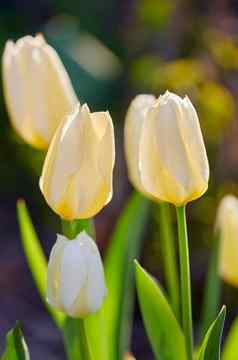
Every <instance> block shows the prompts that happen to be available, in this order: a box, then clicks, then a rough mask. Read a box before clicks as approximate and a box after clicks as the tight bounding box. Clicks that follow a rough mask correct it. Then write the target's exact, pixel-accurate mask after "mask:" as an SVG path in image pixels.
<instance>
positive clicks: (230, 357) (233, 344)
mask: <svg viewBox="0 0 238 360" xmlns="http://www.w3.org/2000/svg"><path fill="white" fill-rule="evenodd" d="M237 356H238V318H236V319H235V321H234V322H233V324H232V327H231V329H230V331H229V333H228V336H227V338H226V341H225V345H224V350H223V353H222V360H237Z"/></svg>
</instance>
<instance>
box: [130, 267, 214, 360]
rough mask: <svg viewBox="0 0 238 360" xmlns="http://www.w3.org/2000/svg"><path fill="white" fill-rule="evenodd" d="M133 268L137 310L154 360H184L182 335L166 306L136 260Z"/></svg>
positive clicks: (158, 288)
mask: <svg viewBox="0 0 238 360" xmlns="http://www.w3.org/2000/svg"><path fill="white" fill-rule="evenodd" d="M135 268H136V287H137V294H138V298H139V304H140V309H141V313H142V317H143V321H144V324H145V328H146V332H147V335H148V337H149V340H150V343H151V346H152V349H153V352H154V354H155V357H156V359H157V360H178V356H179V360H186V349H185V339H184V335H183V333H182V330H181V328H180V326H179V324H178V322H177V320H176V318H175V316H174V313H173V311H172V309H171V308H170V305H169V304H168V302H167V300H166V298H165V296H164V295H163V293H162V291H161V289H160V287H159V286H158V284H157V283H156V281H155V280H154V279H153V278H152V277H151V276H150V275H149V274H148V273H147V272H146V271H145V270H144V269H143V268H142V267H141V266H140V265H139V263H138V262H137V261H135ZM211 359H212V358H211ZM211 359H210V360H211Z"/></svg>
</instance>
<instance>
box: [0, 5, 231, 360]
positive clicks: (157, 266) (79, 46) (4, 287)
mask: <svg viewBox="0 0 238 360" xmlns="http://www.w3.org/2000/svg"><path fill="white" fill-rule="evenodd" d="M37 32H42V33H43V34H44V35H45V37H46V39H47V40H48V42H49V43H50V44H52V45H53V46H54V47H55V48H56V49H57V51H58V52H59V53H60V56H61V58H62V60H63V62H64V64H65V67H66V69H67V70H68V72H69V74H70V77H71V79H72V82H73V84H74V87H75V90H76V92H77V94H78V96H79V98H80V100H81V103H83V102H87V103H88V104H89V105H90V108H91V109H92V110H94V111H96V110H106V109H108V110H109V111H110V112H111V114H112V117H113V121H114V124H115V132H116V142H117V165H116V169H115V172H114V197H113V201H112V202H111V203H110V205H109V206H107V208H106V209H104V210H103V211H102V212H101V213H100V214H99V215H98V216H97V219H96V224H97V235H98V239H99V243H100V246H101V248H102V250H104V249H105V248H106V246H107V240H108V238H109V235H110V233H111V231H112V229H113V226H114V223H115V221H116V218H117V215H118V214H119V212H120V210H121V209H122V207H123V204H124V203H125V201H126V197H127V195H128V194H129V192H130V185H129V184H128V180H127V177H126V167H125V162H124V157H123V147H122V136H123V124H124V117H125V113H126V110H127V107H128V104H129V102H130V100H131V99H132V98H133V96H134V95H135V94H137V93H151V92H152V93H154V94H156V95H159V94H161V93H163V92H164V91H165V90H166V89H167V88H168V89H169V90H171V91H174V92H177V93H178V94H179V95H184V94H188V95H189V97H190V98H191V100H192V101H193V103H194V104H195V106H196V107H197V109H198V113H199V117H200V121H201V126H202V130H203V133H204V137H205V142H206V146H207V151H208V155H209V160H210V167H211V180H210V187H209V191H208V192H207V194H206V195H205V196H204V197H203V198H202V199H200V200H199V201H196V202H195V203H194V204H191V205H190V206H189V232H190V248H191V260H192V265H191V266H192V281H193V302H194V307H193V310H194V319H195V324H196V327H197V326H198V319H199V316H200V311H201V298H202V294H203V292H202V289H203V284H204V277H205V274H206V269H207V262H208V258H209V253H210V247H211V240H212V236H213V225H214V219H215V213H216V208H217V204H218V202H219V200H220V198H221V197H222V196H223V195H224V194H226V193H228V192H233V193H234V194H236V195H238V181H237V180H238V143H237V139H238V119H237V95H238V1H225V0H223V1H222V0H210V1H199V0H197V1H189V0H187V1H186V0H180V1H179V0H178V1H175V0H174V1H173V0H167V1H166V0H164V1H163V0H134V1H132V0H121V1H119V0H117V1H116V0H103V1H102V0H101V1H100V0H98V1H97V0H87V1H85V0H58V1H57V0H55V1H49V0H40V1H30V0H15V1H12V0H8V1H3V0H1V1H0V52H1V53H2V51H3V49H4V45H5V42H6V40H7V39H9V38H11V39H14V40H16V39H17V38H19V37H21V36H24V35H26V34H35V33H37ZM0 91H1V93H0V200H1V201H0V346H1V348H3V344H4V338H5V333H6V331H7V330H9V329H10V328H11V327H12V326H13V325H14V323H15V320H16V319H19V320H20V321H21V323H22V326H23V330H24V334H25V337H26V340H27V342H28V345H29V347H30V352H31V355H32V359H34V360H40V359H42V358H43V357H45V358H46V359H51V360H54V359H58V360H59V359H64V358H65V357H64V351H63V347H62V343H61V339H60V334H59V333H58V331H57V329H56V328H55V326H54V325H53V323H52V321H51V319H50V318H49V316H48V315H47V313H46V311H45V309H44V307H43V305H42V304H41V302H40V299H39V297H38V294H37V291H36V289H35V287H34V284H33V281H32V278H31V274H30V272H29V270H28V268H27V265H26V261H25V258H24V255H23V251H22V248H21V244H20V238H19V232H18V226H17V222H16V211H15V203H16V200H17V199H18V198H19V197H23V198H25V199H26V201H27V204H28V206H29V209H30V211H31V214H32V217H33V220H34V223H35V225H36V228H37V230H38V234H39V237H40V239H41V241H42V244H43V246H44V248H45V251H46V253H47V254H49V251H50V248H51V246H52V245H53V243H54V241H55V233H56V231H57V230H58V231H59V224H58V223H57V220H56V217H55V216H54V214H53V213H52V212H51V210H50V209H48V208H47V206H46V204H45V202H44V201H43V199H42V197H41V194H40V191H39V188H38V178H39V174H40V170H41V164H42V161H43V158H44V154H42V153H40V152H38V151H36V150H34V149H32V148H30V147H29V146H28V145H26V144H24V143H23V142H22V141H21V139H19V138H18V137H17V136H16V134H15V133H14V131H13V130H12V129H11V127H10V125H9V121H8V117H7V114H6V108H5V105H4V100H3V94H2V87H1V89H0ZM191 230H192V231H191ZM158 237H159V236H158V231H157V209H156V206H154V208H153V212H152V215H151V219H150V224H149V227H148V233H147V236H146V239H145V240H146V241H145V243H144V249H143V264H144V266H145V267H146V268H147V269H148V270H149V271H150V272H151V273H153V274H154V275H156V276H157V277H158V278H159V279H160V280H161V281H162V282H163V272H162V266H161V263H162V260H161V256H160V242H159V239H158ZM222 290H223V299H222V301H223V302H225V303H227V304H228V322H227V328H229V325H230V323H231V320H232V319H233V318H234V317H235V315H236V314H237V304H238V291H237V290H236V289H234V288H231V287H229V286H227V285H224V284H223V288H222ZM132 350H133V352H134V353H135V355H136V358H137V359H138V360H140V359H146V360H147V359H148V360H149V359H152V355H151V353H150V350H149V345H148V343H147V341H146V337H145V334H144V330H143V326H142V323H141V320H140V317H139V312H138V309H137V310H136V312H135V324H134V331H133V339H132Z"/></svg>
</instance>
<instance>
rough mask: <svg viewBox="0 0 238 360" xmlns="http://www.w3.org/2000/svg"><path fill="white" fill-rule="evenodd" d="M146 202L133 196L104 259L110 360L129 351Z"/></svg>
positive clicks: (139, 197)
mask: <svg viewBox="0 0 238 360" xmlns="http://www.w3.org/2000/svg"><path fill="white" fill-rule="evenodd" d="M148 209H149V201H148V200H147V199H145V198H144V197H142V196H141V195H140V194H138V193H133V194H132V196H131V198H130V200H129V201H128V203H127V206H126V207H125V209H124V210H123V212H122V214H121V216H120V218H119V220H118V222H117V225H116V228H115V231H114V233H113V236H112V239H111V242H110V245H109V248H108V251H107V254H106V258H105V275H106V281H107V288H108V296H107V299H106V301H105V304H104V306H103V309H102V311H103V313H104V316H105V320H106V324H105V325H106V329H105V330H106V334H107V339H108V345H109V347H110V349H109V354H110V355H109V359H110V360H118V359H120V360H121V359H122V356H123V354H124V353H125V352H126V351H128V348H129V341H130V332H131V322H132V310H133V299H134V281H133V259H134V258H135V257H137V256H138V254H139V252H140V247H141V242H142V235H143V230H144V228H145V224H146V220H147V214H148Z"/></svg>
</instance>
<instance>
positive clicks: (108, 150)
mask: <svg viewBox="0 0 238 360" xmlns="http://www.w3.org/2000/svg"><path fill="white" fill-rule="evenodd" d="M114 162H115V144H114V130H113V124H112V119H111V117H110V114H109V113H108V112H95V113H90V111H89V108H88V106H87V105H83V106H82V107H80V106H79V105H78V106H76V108H75V110H74V112H73V113H72V114H71V115H70V116H69V117H68V119H67V120H66V121H65V122H64V123H62V124H61V125H60V126H59V128H58V129H57V131H56V133H55V136H54V138H53V140H52V142H51V144H50V147H49V150H48V153H47V156H46V159H45V163H44V166H43V171H42V176H41V179H40V189H41V191H42V193H43V195H44V197H45V199H46V201H47V203H48V204H49V206H50V207H51V208H52V209H53V210H54V211H55V212H56V213H57V214H58V215H60V216H61V217H62V218H63V219H66V220H74V219H83V218H90V217H92V216H94V215H96V214H97V213H98V212H99V211H100V210H101V209H102V208H103V207H104V206H105V205H106V204H107V203H108V202H109V201H110V200H111V197H112V174H113V167H114Z"/></svg>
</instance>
